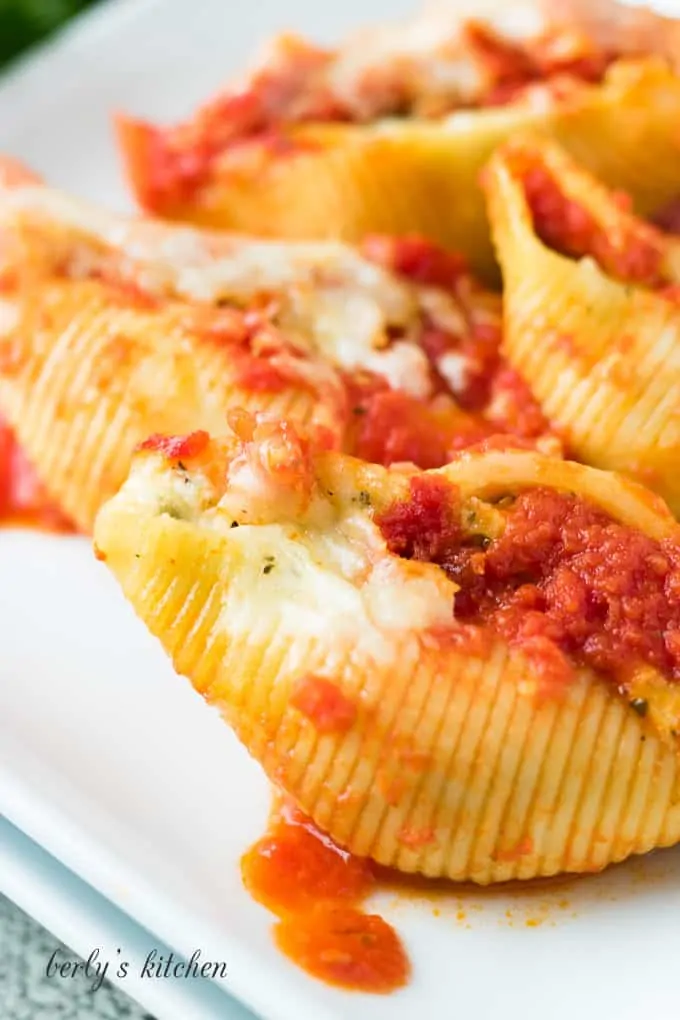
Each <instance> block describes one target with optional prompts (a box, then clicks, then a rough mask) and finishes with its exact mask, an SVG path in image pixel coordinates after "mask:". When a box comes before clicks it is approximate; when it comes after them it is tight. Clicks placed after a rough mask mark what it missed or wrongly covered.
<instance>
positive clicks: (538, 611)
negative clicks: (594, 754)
mask: <svg viewBox="0 0 680 1020" xmlns="http://www.w3.org/2000/svg"><path fill="white" fill-rule="evenodd" d="M452 488H453V487H451V486H449V491H448V492H447V491H446V489H445V488H444V487H443V486H440V490H439V491H438V492H437V491H435V490H434V489H432V488H430V489H429V490H428V492H427V494H426V497H424V496H423V494H422V493H421V492H420V491H418V490H413V489H412V493H411V498H410V500H409V501H407V502H405V503H398V504H395V505H394V506H393V507H391V508H389V509H388V510H387V511H385V512H384V513H383V514H382V516H381V517H380V518H378V524H379V526H380V527H381V529H382V531H383V534H384V535H385V537H386V539H387V541H388V543H389V546H390V548H391V549H392V550H393V551H394V552H396V553H398V554H399V555H401V556H405V557H407V558H413V559H421V560H426V561H428V562H436V563H439V564H440V565H441V566H442V567H443V569H444V570H445V571H446V572H447V574H448V575H449V576H450V577H451V579H452V580H453V581H455V582H456V584H458V585H459V586H460V590H459V591H458V592H457V593H456V596H455V601H454V607H453V610H454V612H455V617H456V619H457V620H459V621H461V622H462V623H464V624H473V625H476V626H480V627H482V628H490V629H491V630H492V631H493V632H494V633H496V634H498V635H500V636H501V637H502V638H504V639H505V640H506V641H508V642H510V643H511V644H514V645H516V646H517V647H518V648H520V649H521V650H522V651H523V652H525V654H527V655H529V656H530V658H531V660H532V663H533V664H534V666H535V668H536V671H537V673H538V675H539V677H540V679H541V681H542V685H543V686H545V687H546V688H548V689H549V688H554V687H559V686H560V685H563V684H564V683H565V682H568V681H569V679H570V678H571V677H572V675H573V672H574V668H575V667H577V666H589V667H591V668H593V669H595V670H597V671H598V672H600V673H601V674H603V675H604V676H606V677H608V678H610V679H611V680H612V681H613V682H614V683H616V684H617V685H622V686H625V684H626V682H627V680H628V678H629V677H630V675H631V670H632V669H634V668H635V667H636V666H639V665H641V664H648V665H649V666H652V667H654V668H656V669H658V670H660V671H661V673H662V674H663V675H664V676H666V677H669V678H671V679H672V680H680V546H679V545H678V544H677V543H675V542H672V541H656V540H654V539H651V538H648V537H646V536H645V535H643V534H641V533H640V532H637V531H635V530H634V529H633V528H630V527H627V526H625V525H622V524H619V523H617V522H615V521H613V520H612V519H611V518H610V517H609V516H608V515H607V514H605V513H604V512H602V511H600V510H599V509H597V508H595V507H593V506H591V505H590V504H589V503H587V502H586V501H584V500H582V499H580V498H579V497H577V496H573V495H568V494H564V493H558V492H555V491H553V490H552V489H545V488H536V489H532V490H529V491H527V492H524V493H521V494H520V495H519V496H517V498H516V499H514V500H513V501H512V503H511V505H509V506H507V507H505V508H504V511H503V512H504V516H505V528H504V531H503V534H502V535H501V536H500V537H498V538H493V539H492V538H489V539H486V538H480V536H475V540H474V541H470V540H466V539H465V538H464V537H463V538H461V535H460V533H459V532H456V530H455V528H452V527H451V524H450V516H449V514H450V511H449V509H448V508H450V507H454V509H455V507H456V505H457V495H456V492H455V489H453V491H451V490H452ZM424 499H425V503H424ZM437 499H439V500H440V501H441V502H442V504H443V507H441V508H439V509H437V506H436V502H437ZM424 506H425V507H426V509H425V510H424Z"/></svg>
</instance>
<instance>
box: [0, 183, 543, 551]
mask: <svg viewBox="0 0 680 1020" xmlns="http://www.w3.org/2000/svg"><path fill="white" fill-rule="evenodd" d="M499 345H500V302H499V299H498V297H496V296H495V295H493V294H490V293H487V292H486V291H484V290H483V289H482V288H481V287H480V286H479V285H477V284H476V283H475V281H474V279H473V278H472V277H471V276H470V273H469V272H468V271H467V270H466V268H465V266H464V264H463V262H461V260H460V259H459V258H457V257H456V256H453V255H449V254H447V253H445V252H443V251H441V250H439V249H437V248H436V247H435V246H433V245H431V244H428V243H426V242H421V241H418V240H415V239H408V238H406V239H402V240H395V239H386V238H377V237H373V238H372V239H370V240H368V241H367V243H366V244H365V246H364V249H363V251H360V250H358V249H355V248H350V247H348V246H346V245H343V244H340V243H295V242H291V243H279V242H272V241H269V242H266V241H259V240H256V239H252V238H245V237H240V236H228V235H226V234H210V233H207V232H200V231H196V230H191V229H189V228H183V227H174V226H171V225H166V224H162V223H160V222H153V221H143V220H128V219H125V218H122V217H118V216H114V215H111V214H109V213H106V212H104V211H103V210H100V209H96V208H93V207H90V206H87V205H84V204H82V203H80V202H76V201H74V200H73V199H69V198H68V197H66V196H64V195H61V194H59V193H57V192H55V191H52V190H50V189H48V188H46V187H44V186H42V185H41V184H40V183H37V182H35V181H34V180H27V179H26V176H25V175H24V176H22V174H21V173H20V172H19V171H18V170H17V168H16V167H15V166H14V165H11V164H5V186H4V187H2V188H1V189H0V416H3V417H4V418H5V419H6V421H7V424H8V425H9V426H10V427H11V428H12V429H13V430H14V432H15V434H16V438H17V441H18V443H19V446H20V448H21V449H22V450H23V451H24V452H25V454H26V455H27V456H28V458H29V460H30V461H32V462H33V464H34V465H35V468H36V469H37V473H38V476H39V478H40V479H41V480H42V482H43V483H44V484H45V485H46V486H47V490H48V492H49V494H50V495H51V497H52V498H53V500H55V501H56V503H57V504H58V506H59V507H60V508H61V510H63V511H64V512H65V513H66V514H67V515H68V516H69V517H70V518H71V519H72V520H73V521H74V522H75V523H76V524H77V526H78V527H79V528H80V529H82V530H86V531H89V530H90V529H91V526H92V522H93V520H94V515H95V513H96V511H97V509H98V507H99V505H100V504H101V502H102V501H103V500H104V499H106V498H107V497H108V496H109V495H112V494H113V493H114V492H115V491H116V489H117V488H118V487H119V485H120V484H121V482H122V481H123V479H124V478H125V476H126V474H127V470H128V467H129V461H130V456H131V453H132V450H133V448H134V447H135V445H136V444H137V443H139V442H141V441H142V440H144V439H146V438H147V437H148V436H149V435H151V434H153V433H155V432H162V433H178V432H194V431H197V430H198V431H200V430H208V431H212V432H220V431H222V430H223V429H224V423H225V421H226V414H227V412H228V410H229V409H230V408H231V407H234V406H240V407H244V408H247V409H248V408H249V409H251V410H266V411H268V412H269V413H270V414H272V415H274V416H279V417H287V418H289V419H291V420H294V421H297V422H298V423H300V424H301V425H303V426H307V425H313V426H314V427H315V430H316V435H317V439H318V441H319V442H320V443H321V444H322V445H326V446H331V447H338V448H339V447H344V448H345V449H348V450H351V451H353V452H356V453H357V454H358V455H360V456H362V457H366V458H368V459H373V460H378V461H381V462H382V461H385V462H390V461H394V460H412V461H416V462H418V463H422V465H423V466H425V467H430V466H436V465H438V464H442V463H445V462H446V460H448V459H449V457H450V456H451V454H452V452H453V451H454V450H455V449H456V448H458V447H460V446H464V445H466V444H469V443H470V442H475V441H478V440H479V439H480V438H483V437H484V436H485V435H488V434H490V433H491V432H494V431H497V430H500V431H509V432H514V433H516V434H518V435H521V436H524V437H525V438H529V439H531V440H532V441H533V440H536V441H539V442H540V441H541V437H544V436H545V439H546V442H548V445H550V443H552V444H553V446H554V444H555V443H557V445H558V446H559V442H558V441H557V439H556V438H554V437H553V438H552V439H551V438H550V429H549V427H548V423H547V422H546V420H545V419H544V418H543V416H542V414H541V412H540V409H539V408H538V405H537V404H536V402H535V401H533V400H532V399H531V398H530V397H529V396H528V391H527V390H526V387H524V385H523V384H522V382H521V380H519V379H518V378H517V377H516V376H515V375H514V374H513V373H512V370H510V369H509V367H508V366H507V365H506V364H505V363H504V362H502V359H500V356H499ZM0 452H1V451H0ZM1 502H2V500H1V499H0V503H1Z"/></svg>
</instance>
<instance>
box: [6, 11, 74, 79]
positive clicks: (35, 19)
mask: <svg viewBox="0 0 680 1020" xmlns="http://www.w3.org/2000/svg"><path fill="white" fill-rule="evenodd" d="M92 2H93V0H0V66H2V65H3V64H5V63H7V61H8V60H11V58H12V57H15V56H17V55H18V54H19V53H21V51H22V50H25V49H26V48H27V47H28V46H30V45H31V44H32V43H34V42H38V40H39V39H42V38H43V37H44V36H46V35H48V33H50V32H52V31H54V29H55V28H58V27H59V26H60V25H61V24H63V23H64V22H65V21H67V20H68V19H69V18H71V17H72V16H73V15H74V14H77V13H78V11H82V10H83V8H85V7H89V6H90V4H91V3H92Z"/></svg>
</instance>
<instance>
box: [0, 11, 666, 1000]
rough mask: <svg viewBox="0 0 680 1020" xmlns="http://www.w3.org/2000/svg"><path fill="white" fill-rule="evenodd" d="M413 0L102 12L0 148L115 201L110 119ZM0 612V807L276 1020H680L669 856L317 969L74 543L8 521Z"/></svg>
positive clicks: (263, 791)
mask: <svg viewBox="0 0 680 1020" xmlns="http://www.w3.org/2000/svg"><path fill="white" fill-rule="evenodd" d="M409 6H410V0H343V2H342V3H340V4H337V5H336V4H323V3H320V2H319V0H258V2H257V3H255V2H253V3H250V4H245V3H241V2H237V0H193V2H192V3H190V4H189V3H187V0H157V2H154V0H123V2H118V3H115V2H114V3H109V4H107V5H104V6H103V7H102V8H100V9H99V10H97V11H96V12H95V13H94V15H92V16H91V17H89V18H87V19H85V21H83V22H82V23H81V24H80V25H79V26H77V27H76V28H75V29H74V30H73V31H71V32H70V34H69V35H68V36H67V37H65V38H64V39H63V40H62V41H61V42H60V43H58V44H57V45H56V46H52V47H51V48H49V49H47V50H43V51H42V52H41V53H40V54H39V55H38V56H37V57H36V58H33V59H32V61H31V62H30V63H29V64H27V65H25V66H24V67H23V68H21V69H20V70H19V71H18V72H16V73H15V74H14V75H13V76H12V77H11V78H10V79H9V80H8V81H7V82H6V83H5V84H4V86H2V87H0V149H2V150H5V151H10V152H13V153H14V154H16V155H18V156H21V157H23V158H25V159H26V160H28V161H29V162H31V163H32V164H33V165H34V166H35V167H36V168H37V169H39V170H40V171H42V172H43V173H45V174H46V175H47V176H48V177H49V178H50V179H51V180H52V181H54V182H56V183H58V184H60V185H63V186H65V187H68V188H70V189H71V190H73V191H75V192H78V193H80V194H87V195H89V196H92V197H95V198H98V199H100V200H102V201H104V202H108V203H110V204H115V205H122V204H124V203H125V197H124V192H123V189H122V187H121V183H120V180H119V175H118V167H117V163H116V161H115V156H114V150H113V144H112V139H111V133H110V129H109V121H108V115H109V112H110V111H111V109H113V108H116V107H119V108H125V109H130V110H135V111H138V112H141V113H146V114H149V115H153V116H167V117H171V116H173V115H176V114H178V113H184V112H186V111H188V109H189V108H190V107H191V106H192V105H193V104H194V103H195V102H197V101H198V100H199V99H200V98H203V97H205V96H206V95H208V94H209V93H210V92H211V91H212V90H214V89H215V88H216V87H217V85H218V84H219V82H220V80H221V79H222V78H223V77H224V76H225V75H226V74H227V73H228V71H229V70H230V69H232V68H234V67H235V66H236V65H237V64H239V63H241V62H242V61H243V59H244V57H245V56H246V55H247V54H248V52H249V51H250V50H251V48H252V46H253V43H254V42H255V40H256V39H257V38H258V37H262V36H266V35H267V34H269V33H270V32H271V31H273V30H275V29H277V28H282V27H285V26H291V25H293V26H295V27H299V28H300V29H302V30H306V31H310V32H312V33H313V34H315V35H317V36H318V37H319V38H322V39H323V38H328V39H330V38H332V37H333V35H334V34H336V33H337V32H339V31H340V30H342V29H343V28H345V27H347V25H349V24H350V23H352V22H359V21H360V20H362V18H363V19H365V18H366V17H368V16H369V15H370V16H375V17H376V18H379V17H382V16H384V15H386V14H388V13H391V14H395V13H398V12H399V11H402V10H404V11H405V10H407V9H408V7H409ZM0 621H1V628H2V630H1V633H2V641H1V643H0V810H2V811H3V812H4V813H5V814H6V816H7V817H8V818H9V819H11V820H12V821H13V822H15V824H16V825H17V826H19V827H20V828H21V829H23V830H24V831H25V832H26V833H28V834H29V835H30V836H31V837H32V838H33V839H34V840H36V841H37V842H39V843H40V844H42V845H43V846H44V847H45V848H47V850H48V851H49V852H50V853H52V854H53V855H54V856H55V857H57V858H58V859H59V860H61V861H62V862H64V863H65V864H66V865H67V866H68V867H69V868H71V869H72V870H73V871H74V872H76V873H77V874H78V875H80V876H81V877H82V878H83V879H84V880H85V881H86V882H88V883H90V884H91V885H92V886H94V887H95V888H96V889H97V890H98V891H99V892H100V893H102V894H103V895H104V896H106V897H107V898H108V899H110V900H111V901H112V902H113V903H115V904H116V905H117V906H118V907H120V908H121V909H122V910H123V911H125V912H127V913H128V914H129V915H131V916H132V917H134V918H135V919H136V920H137V921H138V922H140V923H141V924H142V925H144V926H145V927H146V928H148V929H149V930H150V931H151V932H153V933H154V934H155V935H156V936H158V938H159V939H161V940H162V941H164V942H165V943H167V944H168V945H170V946H172V947H173V948H174V949H176V950H178V951H179V952H182V953H184V954H185V955H189V954H190V953H191V952H192V951H193V950H194V949H200V950H201V952H202V955H203V958H204V959H207V960H212V961H225V962H226V964H227V967H228V976H227V978H226V979H225V980H224V985H225V987H226V988H228V989H229V990H230V991H231V992H232V993H233V994H234V995H235V996H237V997H238V998H239V999H242V1000H243V1001H244V1002H245V1003H247V1004H248V1005H249V1006H250V1007H251V1008H253V1009H254V1010H256V1011H257V1012H259V1013H260V1014H261V1015H262V1016H263V1017H266V1018H267V1020H304V1018H306V1017H309V1018H310V1020H344V1018H346V1017H348V1016H350V1015H351V1016H352V1017H353V1020H369V1018H370V1020H383V1018H390V1020H402V1018H403V1020H406V1018H408V1020H411V1018H412V1017H413V1016H414V1015H419V1016H420V1017H423V1018H430V1017H433V1018H434V1017H438V1016H442V1017H444V1018H446V1020H448V1018H449V1017H451V1016H454V1015H455V1016H461V1017H465V1018H466V1020H476V1018H482V1020H486V1018H492V1017H493V1018H495V1017H498V1016H500V1015H502V1016H503V1017H504V1018H505V1020H538V1018H541V1020H543V1018H545V1017H550V1018H551V1020H573V1018H574V1017H576V1016H579V1017H581V1018H583V1020H596V1018H597V1020H601V1018H602V1017H610V1016H616V1017H617V1020H638V1018H639V1017H640V1016H642V1015H650V1016H653V1017H654V1018H655V1020H677V1017H678V1011H679V1008H680V1007H678V1004H677V1003H678V993H677V978H676V976H675V975H676V971H677V960H678V956H679V955H680V928H679V927H678V924H677V917H678V913H679V911H680V854H678V853H676V852H670V853H666V854H659V855H656V856H654V857H653V858H649V859H647V860H645V861H642V862H639V861H638V862H635V863H633V864H632V865H627V866H625V867H623V868H621V869H616V870H614V871H612V872H610V873H609V874H606V875H604V876H600V877H598V878H591V879H586V880H584V881H582V882H580V883H575V884H571V885H568V886H565V887H564V888H560V887H557V888H556V889H554V890H551V891H546V892H544V893H542V894H541V893H536V894H532V895H526V894H524V895H522V896H517V897H511V896H509V895H508V894H502V895H498V894H495V895H493V894H492V895H484V894H476V895H468V894H462V893H460V894H456V893H455V891H454V890H449V891H448V892H447V893H446V894H443V895H442V896H441V897H439V898H438V900H437V901H436V902H433V901H428V900H426V899H424V898H420V899H417V898H413V897H411V898H408V897H406V896H402V897H398V896H395V895H391V896H387V895H386V894H382V896H381V897H380V898H379V902H378V903H377V908H378V909H379V910H380V911H381V912H383V913H384V914H385V916H387V918H388V919H389V920H390V921H391V922H392V923H393V924H394V925H395V926H396V927H397V928H398V930H399V931H400V933H401V934H402V936H403V937H404V940H405V942H406V945H407V948H408V951H409V953H410V955H411V958H412V960H413V966H414V976H413V980H412V982H411V984H410V985H409V986H408V987H407V988H406V989H405V990H404V991H402V992H400V993H399V994H397V995H393V996H390V997H387V998H379V997H369V996H362V995H349V994H347V993H343V992H340V991H338V990H334V989H331V988H329V987H326V986H325V985H323V984H320V983H318V982H316V981H314V980H312V979H311V978H308V977H307V976H305V974H303V973H302V972H300V971H298V970H296V969H295V968H294V967H293V966H292V965H290V964H289V963H288V962H287V961H286V960H285V959H284V958H283V957H282V956H280V955H279V953H278V952H277V951H276V950H275V948H274V947H273V945H272V942H271V938H270V925H271V921H272V919H271V917H270V915H269V914H268V913H267V912H266V911H265V910H264V909H263V908H261V907H259V906H257V905H256V904H254V903H253V902H252V901H251V899H250V898H249V897H248V895H247V894H246V893H245V891H244V890H243V887H242V885H241V880H240V874H239V863H238V862H239V857H240V855H241V853H242V852H243V851H244V850H245V849H246V847H247V846H248V845H249V843H250V842H251V841H252V840H254V839H255V838H256V837H257V836H258V835H260V833H261V831H262V828H263V825H264V822H265V818H266V813H267V807H268V790H267V786H266V784H265V782H264V781H263V779H262V777H261V775H260V773H259V770H258V768H257V767H256V766H255V765H254V764H253V763H251V762H250V761H249V759H248V758H247V756H246V755H245V753H244V752H243V751H242V750H241V749H240V747H239V746H238V745H237V744H236V741H235V740H234V739H233V738H232V736H231V734H230V733H229V731H228V730H227V729H226V727H225V726H224V725H223V724H222V723H221V722H220V720H219V719H218V718H217V716H216V715H215V714H213V713H212V712H211V711H210V710H208V709H207V708H206V707H204V705H203V703H202V702H201V701H200V700H199V698H198V697H196V696H195V695H193V693H192V692H191V690H190V687H189V685H188V684H187V683H186V682H184V681H182V680H180V679H179V678H178V677H176V676H175V675H174V673H173V671H172V669H171V668H170V667H169V665H168V664H167V662H166V661H165V659H164V657H163V655H162V653H161V651H160V650H159V648H158V647H157V646H156V645H155V643H154V642H153V640H152V639H151V638H150V637H149V636H148V635H147V633H146V632H145V630H144V628H143V627H142V626H141V624H139V623H138V622H137V621H136V620H135V619H134V617H133V614H132V612H131V611H130V609H129V608H128V607H127V606H126V605H125V604H124V602H123V600H122V598H121V597H120V595H119V593H118V591H117V590H116V588H115V586H114V584H113V582H112V581H111V579H110V578H109V577H108V575H107V573H106V570H105V569H104V568H103V567H102V566H101V565H100V564H98V563H96V562H95V561H94V559H93V558H92V555H91V552H90V550H89V547H88V544H87V542H85V541H84V540H79V539H61V538H53V537H49V536H42V535H39V534H31V533H21V532H12V531H3V532H0ZM1 883H2V875H1V874H0V884H1ZM83 948H85V947H83ZM226 1015H228V1014H227V1013H225V1016H226ZM186 1016H187V1020H190V1018H191V1016H193V1014H188V1013H187V1014H186Z"/></svg>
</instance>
